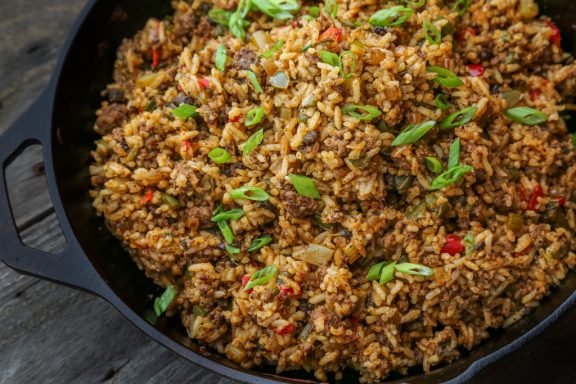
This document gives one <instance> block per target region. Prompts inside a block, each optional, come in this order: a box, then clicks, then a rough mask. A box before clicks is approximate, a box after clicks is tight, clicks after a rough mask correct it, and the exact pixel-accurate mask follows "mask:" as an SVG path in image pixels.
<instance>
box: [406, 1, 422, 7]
mask: <svg viewBox="0 0 576 384" xmlns="http://www.w3.org/2000/svg"><path fill="white" fill-rule="evenodd" d="M402 3H404V4H406V5H407V6H409V7H411V8H420V7H421V6H423V5H424V4H426V0H418V1H413V0H402Z"/></svg>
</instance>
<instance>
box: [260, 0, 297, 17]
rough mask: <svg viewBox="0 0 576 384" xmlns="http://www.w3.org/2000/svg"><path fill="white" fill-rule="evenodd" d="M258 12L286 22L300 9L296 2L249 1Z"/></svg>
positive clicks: (281, 0)
mask: <svg viewBox="0 0 576 384" xmlns="http://www.w3.org/2000/svg"><path fill="white" fill-rule="evenodd" d="M250 3H251V4H252V5H254V6H255V7H256V8H257V9H258V10H259V11H260V12H262V13H264V14H266V15H268V16H270V17H272V18H274V19H277V20H287V19H291V18H293V17H294V16H293V15H292V13H295V12H296V11H298V9H300V5H299V4H298V1H297V0H250Z"/></svg>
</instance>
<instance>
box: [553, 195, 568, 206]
mask: <svg viewBox="0 0 576 384" xmlns="http://www.w3.org/2000/svg"><path fill="white" fill-rule="evenodd" d="M554 199H556V201H557V202H558V206H559V207H563V206H565V205H566V199H565V198H563V197H562V196H556V197H554Z"/></svg>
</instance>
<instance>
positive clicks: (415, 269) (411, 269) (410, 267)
mask: <svg viewBox="0 0 576 384" xmlns="http://www.w3.org/2000/svg"><path fill="white" fill-rule="evenodd" d="M395 269H396V270H397V271H398V272H401V273H405V274H408V275H416V276H432V275H433V274H434V270H433V269H432V268H429V267H426V266H425V265H421V264H413V263H401V264H396V266H395Z"/></svg>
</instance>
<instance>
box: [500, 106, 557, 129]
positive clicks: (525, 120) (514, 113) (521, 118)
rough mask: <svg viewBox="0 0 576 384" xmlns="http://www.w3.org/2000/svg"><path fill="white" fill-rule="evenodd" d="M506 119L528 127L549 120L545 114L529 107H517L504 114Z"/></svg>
mask: <svg viewBox="0 0 576 384" xmlns="http://www.w3.org/2000/svg"><path fill="white" fill-rule="evenodd" d="M504 114H505V115H506V117H508V118H509V119H512V120H514V121H517V122H519V123H522V124H526V125H537V124H541V123H544V122H546V121H547V120H548V116H546V114H545V113H543V112H540V111H539V110H537V109H534V108H529V107H516V108H511V109H508V110H507V111H506V112H504Z"/></svg>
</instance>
